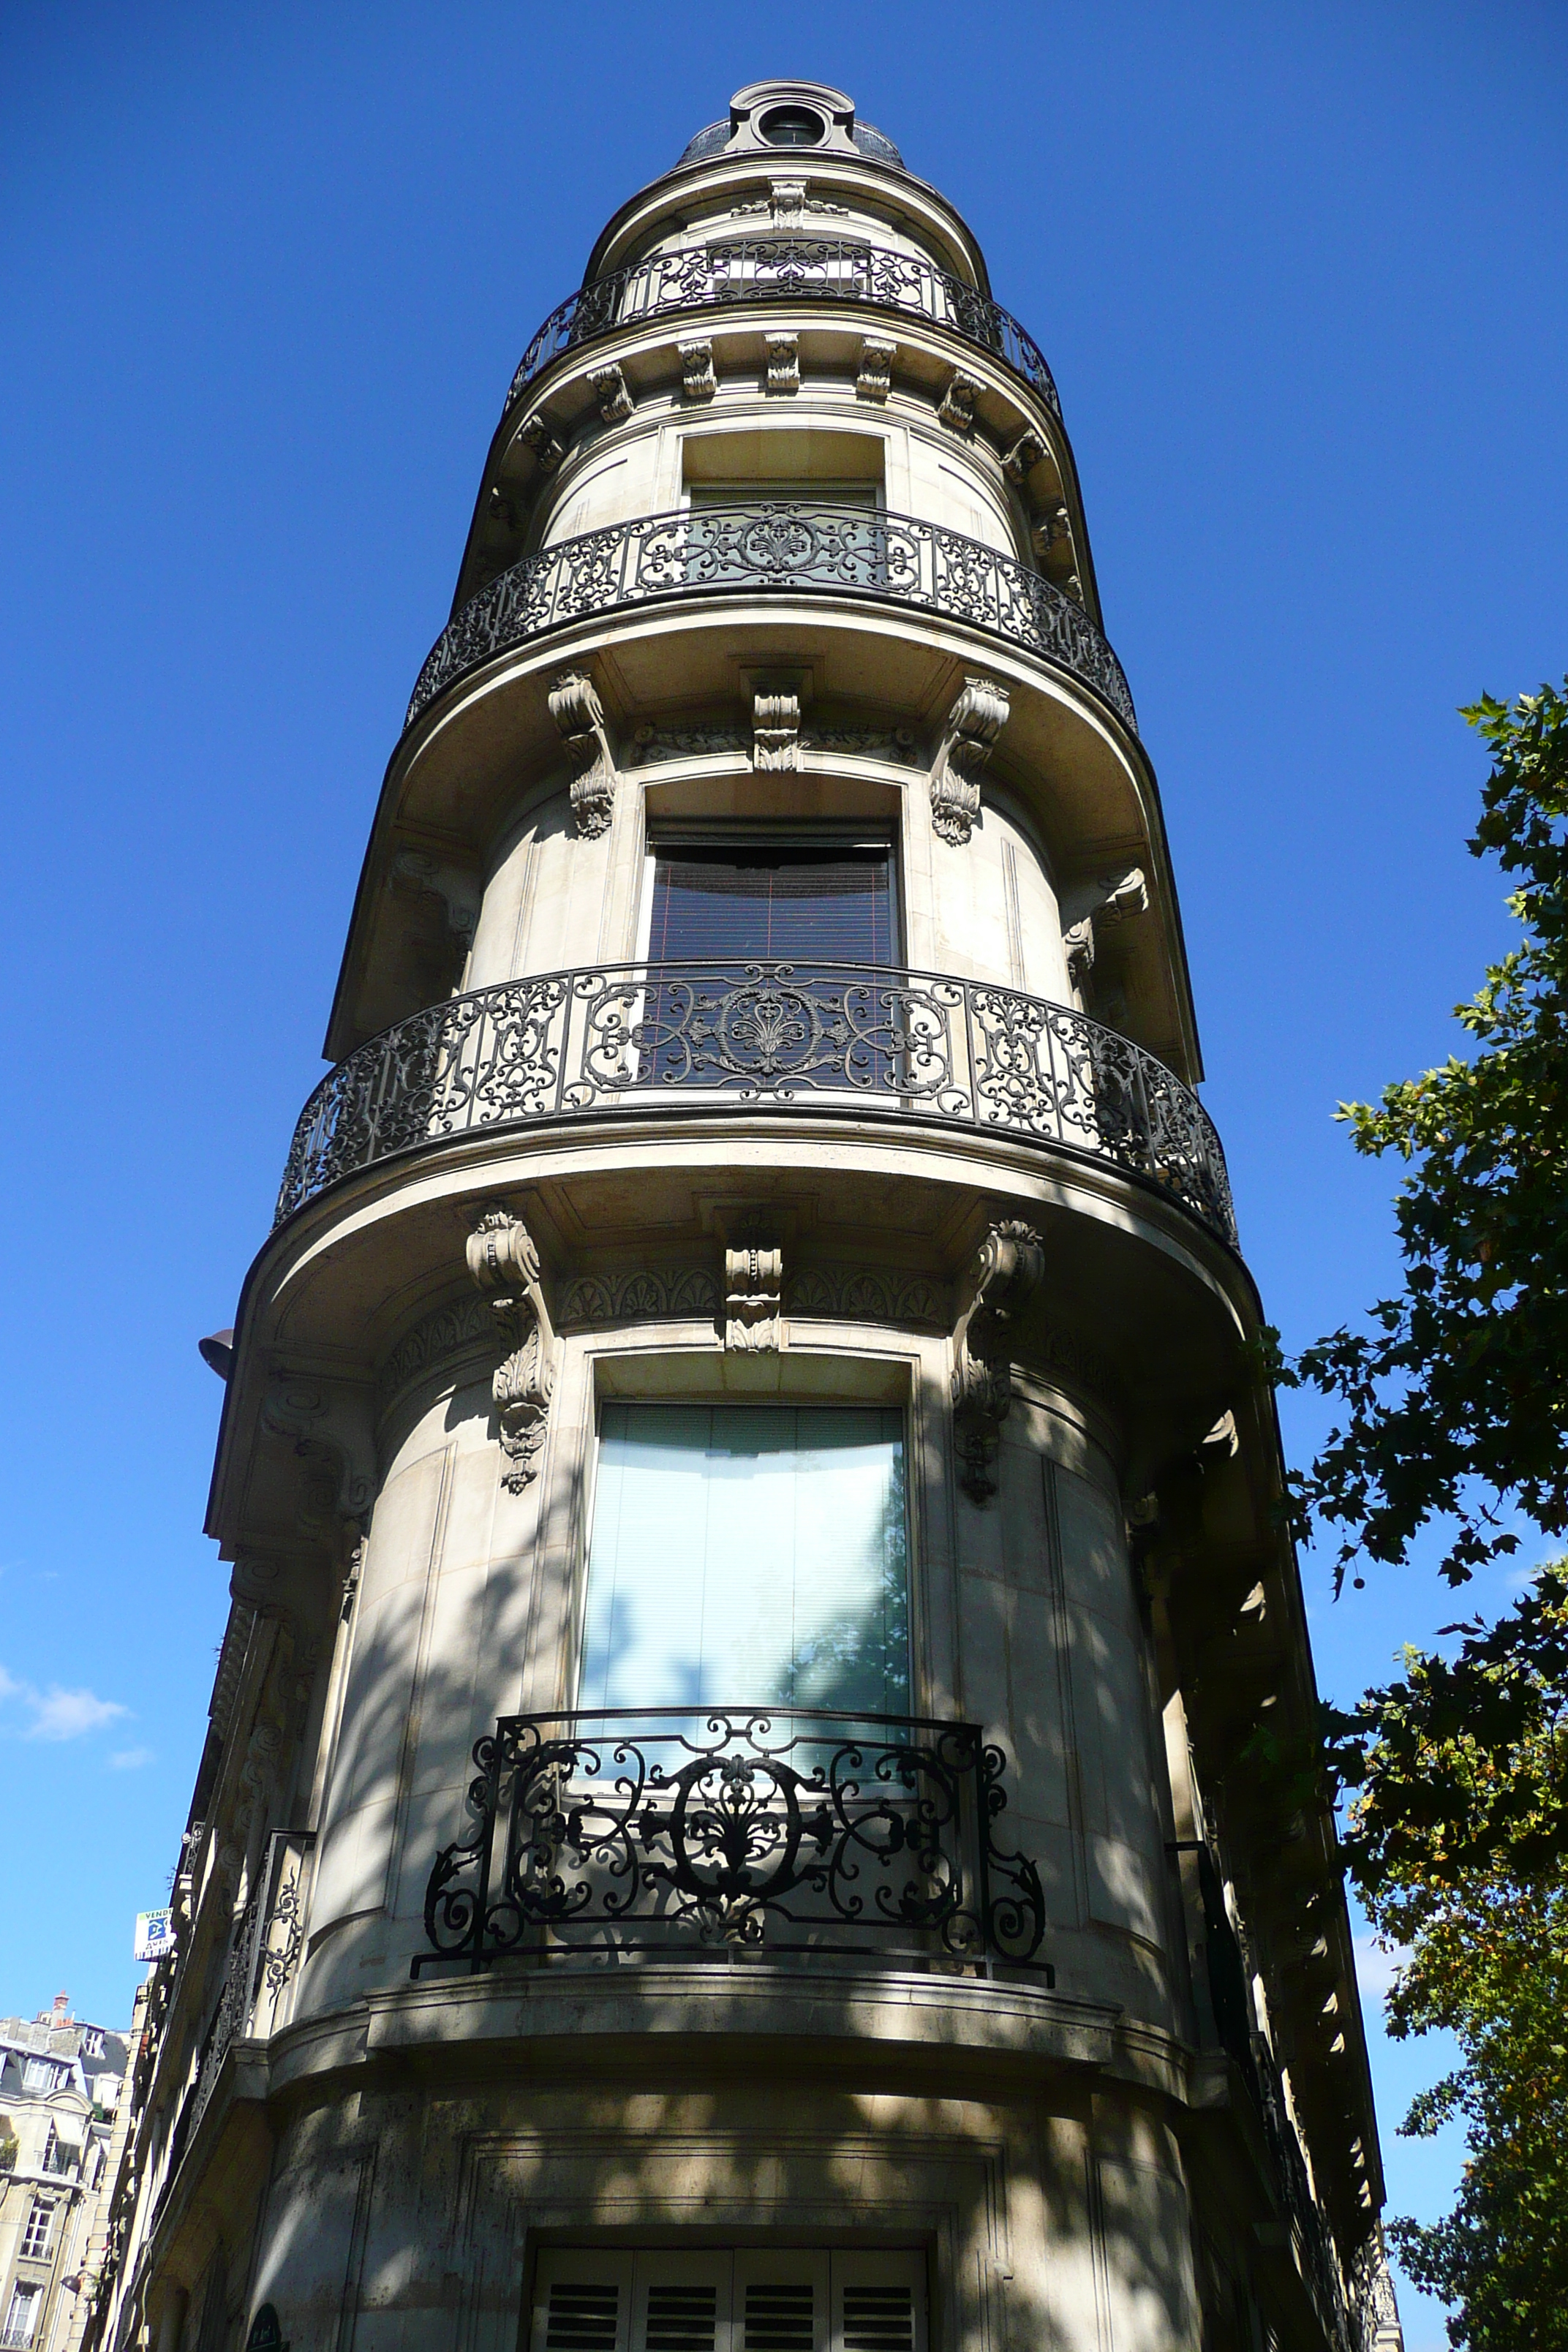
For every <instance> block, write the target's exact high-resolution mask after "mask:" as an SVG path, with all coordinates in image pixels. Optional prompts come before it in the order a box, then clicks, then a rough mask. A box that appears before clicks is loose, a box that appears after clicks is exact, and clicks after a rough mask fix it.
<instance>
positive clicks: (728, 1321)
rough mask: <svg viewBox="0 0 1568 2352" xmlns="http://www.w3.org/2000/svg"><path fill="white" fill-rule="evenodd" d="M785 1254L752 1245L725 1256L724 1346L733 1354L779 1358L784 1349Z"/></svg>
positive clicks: (728, 1252) (749, 1244) (728, 1250)
mask: <svg viewBox="0 0 1568 2352" xmlns="http://www.w3.org/2000/svg"><path fill="white" fill-rule="evenodd" d="M783 1296H784V1251H783V1250H782V1249H781V1248H778V1247H777V1246H772V1247H770V1246H768V1245H767V1244H762V1243H757V1242H752V1243H748V1244H745V1245H744V1246H743V1247H742V1248H740V1249H726V1250H725V1252H724V1346H725V1349H726V1350H727V1351H728V1352H729V1353H731V1354H735V1355H742V1356H776V1355H777V1354H778V1352H779V1350H780V1349H781V1348H782V1347H783V1345H784V1325H783V1322H782V1320H781V1302H782V1299H783Z"/></svg>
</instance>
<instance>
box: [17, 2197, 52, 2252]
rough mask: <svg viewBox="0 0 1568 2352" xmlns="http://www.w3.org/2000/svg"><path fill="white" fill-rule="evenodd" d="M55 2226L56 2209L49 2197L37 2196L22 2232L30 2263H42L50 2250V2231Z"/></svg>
mask: <svg viewBox="0 0 1568 2352" xmlns="http://www.w3.org/2000/svg"><path fill="white" fill-rule="evenodd" d="M54 2226H55V2209H54V2207H53V2205H52V2204H51V2203H50V2201H49V2200H48V2199H47V2197H35V2198H34V2200H33V2203H32V2208H31V2210H30V2211H29V2212H28V2215H27V2226H26V2229H25V2230H24V2231H23V2232H22V2252H23V2253H24V2254H25V2255H26V2259H27V2260H28V2262H30V2263H41V2262H42V2261H43V2260H44V2257H45V2256H46V2255H47V2252H48V2251H49V2232H50V2231H51V2230H52V2229H53V2228H54Z"/></svg>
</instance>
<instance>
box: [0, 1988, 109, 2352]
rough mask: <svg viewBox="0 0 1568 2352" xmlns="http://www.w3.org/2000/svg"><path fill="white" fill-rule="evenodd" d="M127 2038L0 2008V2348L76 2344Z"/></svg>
mask: <svg viewBox="0 0 1568 2352" xmlns="http://www.w3.org/2000/svg"><path fill="white" fill-rule="evenodd" d="M127 2054H128V2044H127V2037H126V2036H125V2035H124V2034H123V2033H118V2032H113V2031H112V2030H111V2029H110V2028H109V2027H107V2026H102V2025H84V2024H83V2023H82V2022H81V2021H80V2020H79V2018H75V2017H73V2016H72V2015H71V2011H70V1996H69V1995H68V1993H63V1992H62V1993H57V1994H56V1996H55V2001H54V2006H53V2008H52V2009H46V2010H40V2011H39V2012H38V2014H37V2017H35V2018H31V2019H27V2018H20V2017H0V2347H4V2352H76V2347H77V2346H78V2345H79V2343H80V2341H81V2336H82V2331H83V2328H84V2327H85V2326H86V2324H87V2320H88V2316H89V2311H90V2308H91V2305H92V2294H93V2287H94V2284H95V2276H96V2272H97V2268H98V2264H99V2261H100V2249H101V2228H100V2208H101V2205H102V2202H103V2199H104V2195H105V2192H106V2190H107V2189H108V2186H109V2182H110V2176H111V2173H112V2168H113V2163H114V2159H115V2158H116V2157H117V2155H118V2152H119V2145H120V2143H121V2140H122V2138H123V2133H124V2126H125V2123H126V2121H127V2119H128V2115H129V2109H128V2105H126V2103H124V2102H122V2100H121V2083H122V2081H123V2079H124V2075H125V2069H126V2060H127Z"/></svg>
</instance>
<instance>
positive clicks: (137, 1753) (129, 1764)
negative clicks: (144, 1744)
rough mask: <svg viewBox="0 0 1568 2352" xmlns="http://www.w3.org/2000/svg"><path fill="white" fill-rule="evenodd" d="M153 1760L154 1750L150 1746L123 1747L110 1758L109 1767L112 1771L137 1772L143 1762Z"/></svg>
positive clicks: (146, 1762)
mask: <svg viewBox="0 0 1568 2352" xmlns="http://www.w3.org/2000/svg"><path fill="white" fill-rule="evenodd" d="M152 1761H153V1750H152V1749H151V1748H121V1749H120V1750H119V1752H118V1753H117V1754H116V1755H113V1756H111V1757H110V1759H109V1769H110V1771H111V1772H136V1771H139V1770H140V1769H141V1768H142V1765H143V1764H151V1762H152Z"/></svg>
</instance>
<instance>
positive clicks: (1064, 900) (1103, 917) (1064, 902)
mask: <svg viewBox="0 0 1568 2352" xmlns="http://www.w3.org/2000/svg"><path fill="white" fill-rule="evenodd" d="M1060 908H1061V918H1062V946H1063V947H1064V948H1065V949H1066V950H1067V960H1068V979H1069V980H1070V981H1071V982H1072V984H1073V986H1074V987H1075V988H1077V989H1079V990H1082V989H1084V988H1087V987H1088V985H1089V974H1090V972H1091V971H1093V970H1094V952H1095V940H1096V934H1097V932H1098V931H1100V929H1109V928H1110V926H1111V925H1113V924H1116V923H1127V922H1131V920H1132V919H1133V917H1134V916H1136V915H1142V914H1146V913H1147V912H1148V908H1149V886H1148V884H1147V882H1146V881H1145V880H1144V878H1143V868H1142V866H1128V867H1127V868H1126V869H1125V871H1124V872H1122V873H1121V874H1102V875H1100V876H1099V877H1098V878H1097V879H1096V880H1094V881H1092V882H1079V883H1078V884H1076V885H1075V886H1074V887H1072V888H1071V889H1068V890H1065V891H1064V892H1063V893H1062V897H1061V901H1060Z"/></svg>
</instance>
